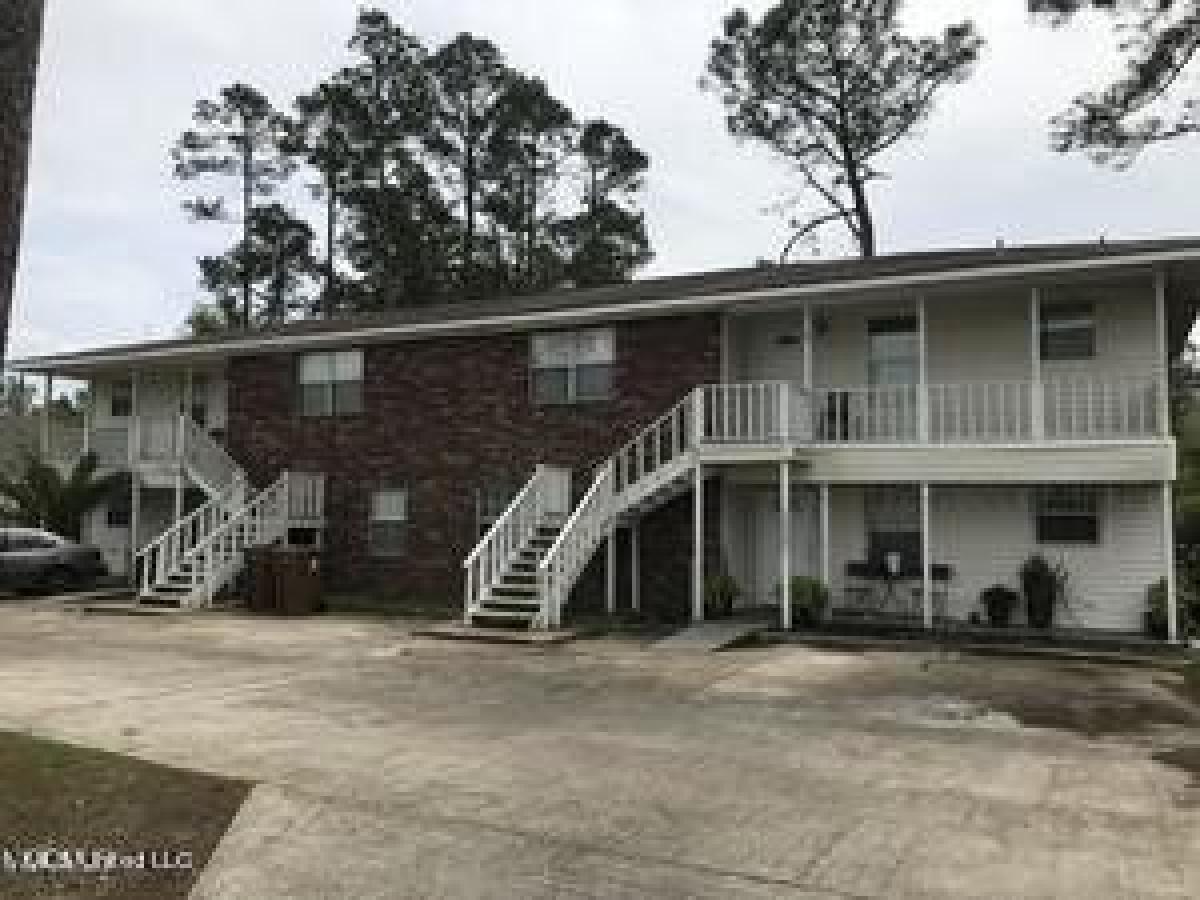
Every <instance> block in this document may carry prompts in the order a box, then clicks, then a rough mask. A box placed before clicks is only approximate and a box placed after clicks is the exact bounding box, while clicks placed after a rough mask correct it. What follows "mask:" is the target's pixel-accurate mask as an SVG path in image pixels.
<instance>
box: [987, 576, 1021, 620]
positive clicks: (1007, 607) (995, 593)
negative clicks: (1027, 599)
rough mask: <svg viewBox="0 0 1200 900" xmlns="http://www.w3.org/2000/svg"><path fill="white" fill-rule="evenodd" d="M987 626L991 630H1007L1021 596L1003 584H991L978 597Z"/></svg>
mask: <svg viewBox="0 0 1200 900" xmlns="http://www.w3.org/2000/svg"><path fill="white" fill-rule="evenodd" d="M979 600H980V602H981V603H982V604H983V610H984V612H985V613H986V614H987V620H988V624H989V625H991V626H992V627H993V628H1007V627H1008V626H1009V625H1011V624H1012V617H1013V613H1014V612H1015V611H1016V609H1017V604H1018V603H1020V602H1021V595H1020V594H1018V593H1017V592H1016V591H1014V590H1013V589H1012V588H1010V587H1008V586H1006V585H1003V584H993V585H992V586H991V587H990V588H986V589H985V590H984V591H983V593H982V594H980V595H979Z"/></svg>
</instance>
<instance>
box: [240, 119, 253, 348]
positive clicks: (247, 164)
mask: <svg viewBox="0 0 1200 900" xmlns="http://www.w3.org/2000/svg"><path fill="white" fill-rule="evenodd" d="M244 128H245V131H244V132H243V133H244V134H245V136H246V145H245V147H243V148H242V327H243V328H245V329H247V330H249V328H250V314H251V313H252V312H253V307H254V301H253V298H252V296H251V284H250V210H251V209H252V208H253V206H254V150H253V148H252V147H251V146H250V123H249V122H245V123H244Z"/></svg>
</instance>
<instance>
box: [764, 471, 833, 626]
mask: <svg viewBox="0 0 1200 900" xmlns="http://www.w3.org/2000/svg"><path fill="white" fill-rule="evenodd" d="M754 511H755V513H754V523H753V530H754V533H753V536H752V538H751V539H752V540H753V541H754V554H753V556H752V558H753V560H754V572H753V585H752V586H751V591H750V593H752V595H753V597H754V601H753V602H754V604H755V605H759V606H775V605H778V603H779V574H780V572H779V489H778V488H763V489H761V490H759V491H757V492H756V496H755V504H754ZM818 527H819V520H818V504H817V497H816V492H815V491H813V490H812V489H811V488H810V487H809V486H807V485H794V486H793V487H792V562H791V567H792V574H793V575H809V576H814V577H815V576H816V575H817V574H818V564H817V555H818V553H819V552H820V551H819V549H818V543H817V542H818V532H817V529H818Z"/></svg>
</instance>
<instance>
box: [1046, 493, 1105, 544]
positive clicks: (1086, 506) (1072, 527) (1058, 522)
mask: <svg viewBox="0 0 1200 900" xmlns="http://www.w3.org/2000/svg"><path fill="white" fill-rule="evenodd" d="M1035 504H1036V510H1035V517H1036V529H1037V542H1038V543H1039V544H1098V543H1100V495H1099V492H1098V491H1097V490H1096V489H1095V488H1093V487H1087V486H1082V485H1055V486H1053V487H1046V488H1041V489H1039V490H1038V491H1037V499H1036V501H1035Z"/></svg>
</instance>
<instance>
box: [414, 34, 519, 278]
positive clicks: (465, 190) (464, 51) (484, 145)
mask: <svg viewBox="0 0 1200 900" xmlns="http://www.w3.org/2000/svg"><path fill="white" fill-rule="evenodd" d="M430 72H431V74H432V77H433V85H434V91H435V93H434V98H435V107H434V115H435V118H434V130H433V132H432V133H431V134H430V137H429V141H428V147H429V149H430V151H431V152H432V153H433V155H434V156H435V158H437V159H438V160H439V162H440V163H441V165H442V167H443V168H444V169H445V170H446V171H447V172H448V174H449V180H450V183H451V186H452V189H453V190H454V192H455V193H456V194H457V197H458V205H459V206H460V207H461V209H462V211H463V230H462V250H461V255H460V267H461V274H460V279H459V280H460V285H461V289H462V290H463V291H464V293H466V294H468V295H474V294H479V293H480V292H481V291H483V290H485V289H486V288H487V287H488V285H486V284H485V283H483V279H481V278H480V277H479V271H478V269H479V266H478V263H479V260H478V250H479V244H480V235H481V234H482V233H483V227H482V222H481V218H482V217H481V215H480V212H481V210H482V209H483V207H484V205H485V203H486V200H487V193H488V190H489V188H490V183H489V173H494V171H495V169H496V167H495V166H494V165H493V164H492V161H491V160H490V158H489V148H490V147H492V146H493V141H494V139H495V135H496V130H497V128H498V127H499V124H500V121H499V109H500V105H501V103H502V102H503V100H504V97H505V94H506V91H507V90H508V87H509V83H510V82H511V80H512V78H513V73H512V70H511V69H509V68H508V66H507V64H506V63H505V61H504V58H503V56H502V55H501V53H500V51H499V50H498V49H496V46H495V45H494V44H492V43H491V42H490V41H486V40H482V39H480V38H476V37H474V36H473V35H470V34H460V35H458V36H457V37H456V38H454V39H453V40H452V41H450V42H449V43H447V44H446V45H445V46H443V47H441V48H440V49H439V50H438V51H437V52H436V53H434V54H433V57H432V59H431V60H430Z"/></svg>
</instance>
